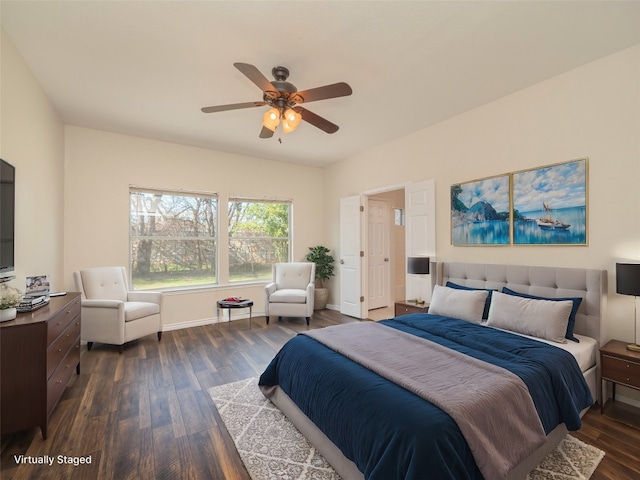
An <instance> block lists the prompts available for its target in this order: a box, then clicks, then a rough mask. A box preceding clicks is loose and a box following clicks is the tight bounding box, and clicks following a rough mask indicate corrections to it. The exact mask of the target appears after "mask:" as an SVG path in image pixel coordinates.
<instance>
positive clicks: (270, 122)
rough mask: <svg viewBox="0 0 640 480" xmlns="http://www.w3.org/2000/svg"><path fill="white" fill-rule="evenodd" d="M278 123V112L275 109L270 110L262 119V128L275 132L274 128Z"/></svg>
mask: <svg viewBox="0 0 640 480" xmlns="http://www.w3.org/2000/svg"><path fill="white" fill-rule="evenodd" d="M279 123H280V112H279V111H278V109H277V108H270V109H269V110H267V111H266V112H265V114H264V116H263V117H262V126H263V127H265V128H268V129H269V130H271V131H272V132H275V131H276V127H277V126H278V124H279Z"/></svg>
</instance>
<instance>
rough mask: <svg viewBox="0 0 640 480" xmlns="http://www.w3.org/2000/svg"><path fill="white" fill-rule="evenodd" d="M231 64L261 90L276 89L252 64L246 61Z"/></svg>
mask: <svg viewBox="0 0 640 480" xmlns="http://www.w3.org/2000/svg"><path fill="white" fill-rule="evenodd" d="M233 66H234V67H236V68H237V69H238V70H240V71H241V72H242V73H243V74H244V76H245V77H247V78H248V79H249V80H251V81H252V82H253V83H255V84H256V85H257V86H258V88H259V89H260V90H262V91H263V92H270V91H271V92H273V91H277V90H276V88H275V87H274V86H273V85H271V82H270V81H269V80H267V77H265V76H264V75H263V74H262V73H261V72H260V70H258V69H257V68H256V67H254V66H253V65H250V64H248V63H234V64H233Z"/></svg>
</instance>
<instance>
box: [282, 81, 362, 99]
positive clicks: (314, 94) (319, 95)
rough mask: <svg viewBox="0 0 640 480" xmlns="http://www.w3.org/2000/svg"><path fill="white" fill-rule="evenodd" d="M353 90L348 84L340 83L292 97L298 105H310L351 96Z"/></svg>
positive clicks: (299, 93)
mask: <svg viewBox="0 0 640 480" xmlns="http://www.w3.org/2000/svg"><path fill="white" fill-rule="evenodd" d="M352 93H353V90H351V87H350V86H349V84H348V83H344V82H339V83H333V84H331V85H325V86H324V87H317V88H311V89H309V90H303V91H301V92H298V93H295V94H294V95H292V97H293V99H294V101H295V102H296V103H309V102H315V101H316V100H325V99H327V98H336V97H346V96H347V95H351V94H352Z"/></svg>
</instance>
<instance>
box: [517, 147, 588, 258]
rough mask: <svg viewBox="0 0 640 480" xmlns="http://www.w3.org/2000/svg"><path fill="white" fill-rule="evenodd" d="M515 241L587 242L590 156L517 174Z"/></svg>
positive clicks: (574, 243) (520, 243)
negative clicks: (588, 162)
mask: <svg viewBox="0 0 640 480" xmlns="http://www.w3.org/2000/svg"><path fill="white" fill-rule="evenodd" d="M513 243H514V244H517V245H586V244H587V160H586V159H580V160H574V161H571V162H566V163H561V164H556V165H550V166H547V167H542V168H536V169H533V170H526V171H522V172H517V173H514V174H513Z"/></svg>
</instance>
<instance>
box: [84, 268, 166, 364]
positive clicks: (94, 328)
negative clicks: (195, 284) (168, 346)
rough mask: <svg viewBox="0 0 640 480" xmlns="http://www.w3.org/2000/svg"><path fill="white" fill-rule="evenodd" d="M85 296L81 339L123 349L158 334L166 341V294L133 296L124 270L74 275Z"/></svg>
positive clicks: (139, 293) (110, 269) (91, 270)
mask: <svg viewBox="0 0 640 480" xmlns="http://www.w3.org/2000/svg"><path fill="white" fill-rule="evenodd" d="M73 279H74V281H75V283H76V288H77V289H78V291H79V292H80V293H81V294H82V302H81V305H82V331H81V338H82V340H83V341H86V342H87V349H88V350H91V347H92V346H93V342H100V343H108V344H111V345H119V346H120V353H122V351H123V350H124V344H125V343H127V342H130V341H131V340H136V339H138V338H140V337H144V336H146V335H151V334H152V333H156V334H157V335H158V341H160V339H161V338H162V321H161V318H160V316H161V311H162V293H159V292H130V291H129V288H128V286H127V274H126V271H125V269H124V267H99V268H90V269H87V270H80V271H77V272H73Z"/></svg>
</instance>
